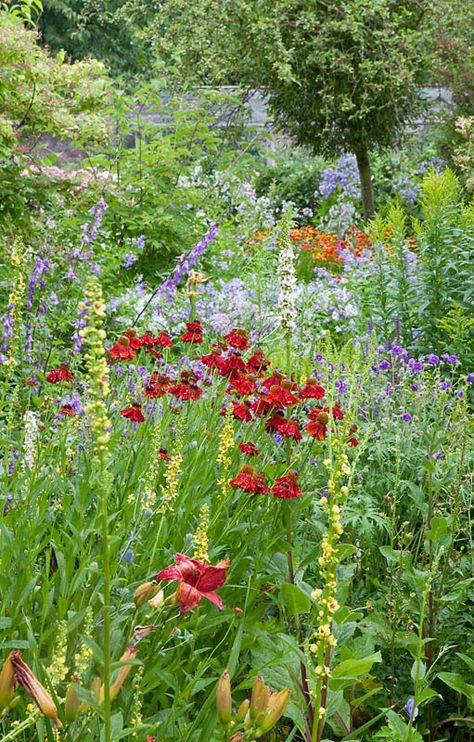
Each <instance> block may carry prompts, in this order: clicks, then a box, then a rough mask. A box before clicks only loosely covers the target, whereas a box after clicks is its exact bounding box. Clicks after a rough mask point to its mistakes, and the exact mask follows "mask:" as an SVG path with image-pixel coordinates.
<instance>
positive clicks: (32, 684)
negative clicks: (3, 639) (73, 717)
mask: <svg viewBox="0 0 474 742" xmlns="http://www.w3.org/2000/svg"><path fill="white" fill-rule="evenodd" d="M10 659H11V662H12V665H13V668H14V671H15V682H17V683H19V684H20V685H22V686H23V688H24V689H25V690H26V692H27V693H28V695H30V696H31V698H32V699H33V701H34V702H35V703H36V705H37V706H38V708H39V710H40V711H41V712H42V713H43V714H44V715H45V716H47V717H48V718H49V719H52V720H53V721H54V723H55V725H56V727H57V728H58V729H60V728H61V727H62V724H61V722H60V721H59V719H58V709H57V708H56V704H55V703H54V701H53V699H52V698H51V696H50V694H49V693H48V691H47V690H46V688H45V687H44V686H43V685H41V683H40V681H39V680H38V678H37V677H36V676H35V675H34V674H33V672H32V671H31V669H30V668H29V667H28V665H27V664H26V662H23V660H22V659H21V652H20V651H19V650H16V651H15V652H11V654H10Z"/></svg>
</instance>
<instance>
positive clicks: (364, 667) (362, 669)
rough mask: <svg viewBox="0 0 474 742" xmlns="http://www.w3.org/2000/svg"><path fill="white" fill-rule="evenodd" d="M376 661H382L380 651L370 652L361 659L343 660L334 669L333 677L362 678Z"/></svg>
mask: <svg viewBox="0 0 474 742" xmlns="http://www.w3.org/2000/svg"><path fill="white" fill-rule="evenodd" d="M374 662H382V655H381V654H380V652H375V653H374V654H370V655H369V656H368V657H362V658H360V659H350V660H343V661H342V662H340V663H339V664H338V665H336V666H335V667H334V668H333V670H332V677H333V678H335V679H337V678H360V677H361V676H362V675H367V673H368V672H370V670H371V668H372V665H373V664H374Z"/></svg>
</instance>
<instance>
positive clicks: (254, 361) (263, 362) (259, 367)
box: [247, 348, 270, 374]
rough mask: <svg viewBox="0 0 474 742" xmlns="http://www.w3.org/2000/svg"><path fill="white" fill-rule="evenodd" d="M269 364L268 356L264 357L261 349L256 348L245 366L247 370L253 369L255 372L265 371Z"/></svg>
mask: <svg viewBox="0 0 474 742" xmlns="http://www.w3.org/2000/svg"><path fill="white" fill-rule="evenodd" d="M269 365H270V361H269V360H268V358H265V356H264V355H263V351H261V350H260V349H258V348H257V350H255V351H254V353H253V355H251V356H250V358H249V359H248V361H247V368H248V369H249V371H255V373H256V374H259V373H261V372H262V371H265V369H267V368H268V367H269Z"/></svg>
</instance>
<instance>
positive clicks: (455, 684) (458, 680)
mask: <svg viewBox="0 0 474 742" xmlns="http://www.w3.org/2000/svg"><path fill="white" fill-rule="evenodd" d="M436 677H438V678H439V679H440V680H442V681H443V683H446V685H449V687H450V688H452V689H453V690H455V691H456V692H457V693H461V694H462V695H463V696H466V697H467V699H468V701H469V705H470V706H471V707H474V685H471V684H470V683H466V681H465V680H464V678H463V677H462V675H460V674H459V673H458V672H439V673H438V675H437V676H436Z"/></svg>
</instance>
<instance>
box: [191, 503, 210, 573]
mask: <svg viewBox="0 0 474 742" xmlns="http://www.w3.org/2000/svg"><path fill="white" fill-rule="evenodd" d="M208 528H209V505H203V506H202V508H201V512H200V515H199V525H198V527H197V531H196V533H195V534H194V536H193V541H194V547H195V549H194V554H193V557H194V559H197V560H198V561H199V562H204V563H206V564H208V563H209V554H208V548H209V539H208V535H207V529H208Z"/></svg>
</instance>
